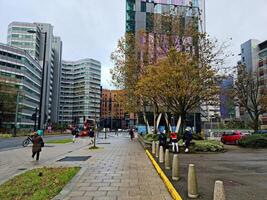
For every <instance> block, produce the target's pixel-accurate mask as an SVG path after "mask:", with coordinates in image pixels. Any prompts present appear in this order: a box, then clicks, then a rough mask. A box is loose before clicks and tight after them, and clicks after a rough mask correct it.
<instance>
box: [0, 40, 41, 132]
mask: <svg viewBox="0 0 267 200" xmlns="http://www.w3.org/2000/svg"><path fill="white" fill-rule="evenodd" d="M41 74H42V69H41V66H40V65H39V63H38V62H37V61H36V60H35V59H33V57H32V56H31V55H30V54H28V53H27V52H26V51H24V50H22V49H20V48H16V47H11V46H9V45H5V44H0V82H1V83H5V84H10V85H13V86H14V87H15V88H16V90H17V102H18V104H17V108H18V109H17V111H18V112H17V117H16V113H15V112H16V111H14V112H13V113H11V115H12V116H13V120H11V121H10V122H6V121H5V119H4V120H3V123H4V124H5V125H6V128H12V127H14V126H15V125H16V127H17V128H24V129H32V128H33V126H34V121H33V120H32V115H33V114H34V113H35V110H36V109H38V108H39V101H40V90H41ZM1 83H0V84H1ZM10 103H11V102H10ZM13 103H14V105H13V107H16V102H13ZM15 117H16V118H17V120H15ZM15 121H17V124H15Z"/></svg>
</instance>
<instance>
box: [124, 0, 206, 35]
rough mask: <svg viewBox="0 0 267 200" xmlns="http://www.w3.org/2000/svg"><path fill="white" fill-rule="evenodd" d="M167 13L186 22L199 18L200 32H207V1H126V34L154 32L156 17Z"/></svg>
mask: <svg viewBox="0 0 267 200" xmlns="http://www.w3.org/2000/svg"><path fill="white" fill-rule="evenodd" d="M165 13H170V14H172V15H179V16H180V17H181V20H183V21H184V22H187V21H188V20H190V19H192V17H196V18H199V30H200V31H203V32H205V0H126V32H132V33H136V32H137V31H139V30H145V31H147V32H153V29H154V24H155V23H156V22H155V21H154V19H155V16H156V15H163V14H165Z"/></svg>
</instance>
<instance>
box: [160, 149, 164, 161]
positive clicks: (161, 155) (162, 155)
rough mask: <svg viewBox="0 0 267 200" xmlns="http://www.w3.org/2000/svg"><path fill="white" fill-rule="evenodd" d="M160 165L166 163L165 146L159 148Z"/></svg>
mask: <svg viewBox="0 0 267 200" xmlns="http://www.w3.org/2000/svg"><path fill="white" fill-rule="evenodd" d="M159 163H164V149H163V146H160V147H159Z"/></svg>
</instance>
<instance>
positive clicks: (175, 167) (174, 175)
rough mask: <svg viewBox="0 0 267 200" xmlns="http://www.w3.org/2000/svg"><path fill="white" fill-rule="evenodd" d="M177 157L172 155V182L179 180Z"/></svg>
mask: <svg viewBox="0 0 267 200" xmlns="http://www.w3.org/2000/svg"><path fill="white" fill-rule="evenodd" d="M179 165H180V163H179V157H178V155H177V154H174V155H173V160H172V180H175V181H178V180H179V179H180V177H179V176H180V169H179V167H180V166H179Z"/></svg>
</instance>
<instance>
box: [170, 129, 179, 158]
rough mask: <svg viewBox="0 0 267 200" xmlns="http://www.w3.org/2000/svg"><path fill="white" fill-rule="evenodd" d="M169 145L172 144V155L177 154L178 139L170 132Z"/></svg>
mask: <svg viewBox="0 0 267 200" xmlns="http://www.w3.org/2000/svg"><path fill="white" fill-rule="evenodd" d="M170 137H171V143H172V151H173V153H175V152H177V153H178V152H179V145H178V137H177V134H176V133H175V132H172V133H171V135H170Z"/></svg>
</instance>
